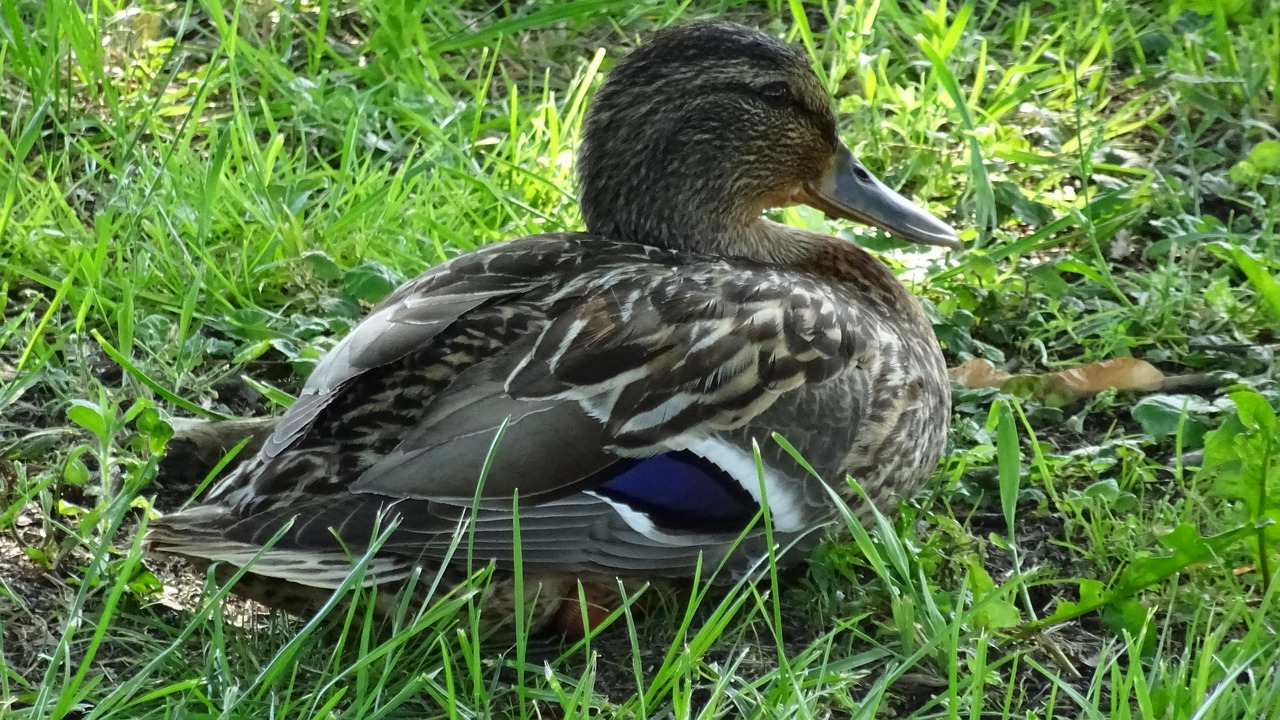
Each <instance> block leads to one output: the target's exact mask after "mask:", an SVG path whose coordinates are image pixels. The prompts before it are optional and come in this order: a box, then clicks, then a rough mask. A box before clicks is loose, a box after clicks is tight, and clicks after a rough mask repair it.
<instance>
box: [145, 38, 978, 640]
mask: <svg viewBox="0 0 1280 720" xmlns="http://www.w3.org/2000/svg"><path fill="white" fill-rule="evenodd" d="M837 128H838V125H837V118H836V115H835V114H834V112H833V110H832V105H831V100H830V98H829V96H828V94H827V93H826V91H825V90H824V88H823V85H822V84H821V82H820V81H819V79H818V77H817V75H816V74H815V73H814V71H813V69H812V67H811V65H810V62H809V60H808V59H807V56H806V55H804V54H803V53H802V52H800V51H799V50H798V49H796V48H794V47H792V46H791V45H789V44H787V43H785V42H783V41H782V40H780V39H778V38H776V37H774V36H772V35H769V34H767V33H764V32H761V31H758V30H755V29H751V28H747V27H744V26H741V25H737V24H733V23H729V22H724V21H700V22H691V23H686V24H680V25H672V26H669V27H667V28H664V29H662V30H659V31H657V32H656V33H654V34H653V35H652V36H651V38H649V39H648V41H647V42H644V43H642V44H640V45H639V46H638V47H637V48H636V49H634V50H633V51H632V52H630V54H628V55H627V56H625V57H624V58H622V59H621V60H619V61H618V62H617V63H616V65H615V66H614V67H613V68H612V70H611V71H610V72H609V73H608V76H607V78H606V79H605V81H604V82H603V84H602V86H601V87H600V88H599V90H598V92H597V93H596V94H595V96H594V99H593V100H592V102H591V104H590V107H589V110H588V114H587V117H586V118H585V121H584V129H583V132H582V138H581V141H580V146H579V151H578V162H577V174H578V202H579V207H580V209H581V213H582V218H583V220H584V222H585V231H584V232H554V233H548V234H540V235H533V236H528V237H521V238H518V239H512V240H508V241H504V242H499V243H494V244H490V245H486V246H482V247H480V248H478V249H475V250H473V251H470V252H467V253H464V254H461V255H459V256H457V257H454V258H452V259H450V260H448V261H446V262H444V263H442V264H440V265H438V266H436V267H433V268H431V269H430V270H428V271H426V272H424V273H423V274H421V275H419V276H417V277H416V278H414V279H412V280H410V281H408V282H406V283H405V284H404V285H402V286H400V287H399V288H397V289H396V290H394V291H393V292H392V293H391V294H390V295H389V296H388V297H387V298H386V299H384V300H383V301H382V302H381V303H379V304H378V305H376V306H375V307H374V308H373V309H372V310H371V311H370V313H369V314H368V315H367V316H366V317H365V319H363V320H362V321H361V322H360V323H359V324H358V325H357V326H356V327H355V328H354V329H353V330H352V331H351V332H350V334H349V335H347V336H346V337H345V338H344V339H342V340H341V341H340V342H339V343H337V345H336V346H335V347H334V348H333V349H332V350H331V351H330V352H329V353H328V354H327V355H325V356H324V357H323V358H322V360H321V361H320V362H319V363H318V365H317V366H316V368H315V370H314V372H313V373H312V374H311V376H310V377H309V379H308V380H307V381H306V383H305V386H304V387H303V389H302V391H301V393H300V395H299V396H298V398H297V400H296V401H295V402H294V403H293V404H292V406H290V407H289V408H288V410H287V411H286V412H284V413H283V414H282V415H281V416H280V417H279V418H277V419H275V420H273V421H270V422H268V423H266V424H265V425H263V426H262V427H261V428H260V429H259V430H256V431H255V432H254V435H255V436H254V438H253V447H254V448H256V450H255V452H254V453H253V455H252V457H250V458H249V459H248V460H246V461H244V462H243V463H241V464H240V465H239V466H237V467H236V468H235V469H234V470H233V471H231V472H230V473H229V474H227V475H226V476H225V477H224V478H222V479H220V480H218V481H216V482H215V484H214V486H213V487H212V488H211V490H210V491H209V492H208V494H207V496H206V497H204V498H203V499H202V500H200V501H199V502H198V503H197V504H194V505H191V506H189V507H187V508H185V509H182V510H179V511H177V512H173V513H170V514H166V515H161V516H160V517H158V518H157V519H155V520H153V521H152V522H151V523H150V527H149V528H148V529H147V531H146V532H147V534H146V538H145V541H146V544H147V546H148V547H149V549H150V550H151V551H152V552H155V553H161V554H168V555H178V556H181V557H184V558H187V559H189V560H191V561H192V562H194V563H196V564H197V565H199V566H201V567H203V568H205V569H206V570H207V569H210V568H214V569H218V568H222V569H224V570H223V571H224V575H222V576H220V577H228V576H230V575H229V573H230V571H236V572H237V574H238V575H239V577H240V579H239V581H238V582H237V584H236V586H235V587H234V588H233V590H234V591H235V592H237V593H240V594H242V595H245V596H247V597H250V598H253V599H256V600H260V601H262V602H264V603H266V604H268V605H273V606H279V607H294V606H298V605H299V604H300V603H301V604H306V603H307V602H311V603H312V605H311V606H312V607H314V603H315V602H316V598H321V599H323V598H324V597H327V596H328V595H329V594H330V593H332V592H333V591H334V590H335V589H336V588H339V587H341V586H343V581H344V579H346V578H347V577H348V575H349V574H350V573H351V571H352V568H353V565H354V564H355V563H356V562H357V561H358V560H360V559H361V558H362V556H364V562H365V563H366V564H365V565H364V566H363V575H362V576H361V579H360V582H361V583H362V584H363V585H365V586H377V587H379V588H395V587H397V584H403V583H405V582H407V580H408V579H409V578H411V577H415V576H416V575H415V573H422V572H435V573H437V574H439V576H440V577H445V578H448V579H449V580H448V581H450V582H463V581H465V578H466V577H467V574H466V572H465V570H466V569H469V568H471V567H472V566H471V565H468V566H467V567H466V568H460V563H461V562H462V561H461V560H460V559H465V561H466V562H467V563H487V564H489V567H491V568H492V577H491V578H490V580H489V585H488V587H487V589H486V590H485V593H486V594H485V595H484V598H485V602H484V604H483V606H482V612H484V613H488V614H492V615H494V616H496V617H495V618H494V619H493V623H494V624H495V625H501V624H503V623H509V622H510V621H511V614H512V613H513V612H515V609H516V608H524V609H525V611H526V612H527V613H528V625H527V627H529V628H531V629H534V630H537V629H540V628H559V629H561V630H562V631H564V632H571V631H572V630H573V628H572V627H567V626H566V625H568V626H572V625H575V624H577V623H581V622H582V620H581V617H580V615H581V612H582V610H583V601H584V599H586V604H589V605H590V607H591V608H593V609H600V608H604V609H606V610H607V609H609V608H616V607H617V606H618V603H619V602H620V598H619V597H618V594H619V593H621V592H622V589H623V588H627V587H634V586H636V585H637V584H639V583H685V582H689V581H690V580H691V579H692V578H694V577H695V576H703V577H705V576H706V575H707V574H709V572H710V569H713V568H714V569H716V573H715V578H716V579H717V580H718V581H725V582H728V581H736V580H738V579H740V578H742V577H744V576H745V575H747V574H748V573H750V572H752V571H753V569H755V568H758V567H759V566H760V564H761V562H762V561H763V560H764V559H765V558H768V557H770V556H773V557H774V560H775V561H776V562H777V563H778V564H779V565H781V566H784V567H787V566H791V565H794V564H796V563H798V562H801V561H802V560H803V558H804V556H805V555H806V554H807V549H808V548H812V547H813V546H814V545H815V544H816V540H814V539H813V538H815V537H818V536H821V535H822V532H821V528H824V527H828V526H829V524H830V523H831V522H832V520H833V518H835V517H837V515H838V513H839V511H840V508H839V506H838V505H839V503H844V504H845V505H846V506H847V507H848V508H850V509H852V510H853V512H854V513H855V514H856V515H857V516H858V517H864V518H865V517H867V514H868V510H869V507H868V503H870V504H873V505H875V506H876V507H877V508H879V509H881V510H882V511H884V512H886V513H888V512H892V511H893V510H894V508H895V507H897V504H898V502H899V501H900V500H901V499H908V498H910V497H911V496H912V495H914V494H915V493H917V492H918V491H919V490H920V489H921V487H922V485H923V484H924V483H925V481H926V480H927V479H928V478H929V477H930V475H931V474H932V473H933V472H934V470H935V467H936V465H937V464H938V462H939V459H940V457H941V454H942V452H943V449H944V445H945V441H946V434H947V428H948V421H949V416H950V389H949V383H948V379H947V374H946V367H945V364H944V361H943V356H942V353H941V349H940V347H939V344H938V341H937V339H936V337H935V335H934V333H933V329H932V326H931V324H930V322H929V321H928V320H927V318H926V316H925V314H924V312H923V311H922V308H921V306H920V304H919V302H918V301H917V299H916V298H915V297H914V296H913V295H912V294H911V293H910V292H909V291H908V289H907V288H906V287H905V286H904V285H903V283H902V282H901V281H900V280H899V279H898V278H897V277H896V276H895V275H894V273H893V272H892V271H891V270H890V268H889V267H888V266H887V265H886V264H885V263H884V262H883V261H881V260H880V259H878V258H877V257H875V256H874V255H872V254H870V253H869V252H867V251H866V250H864V249H862V248H861V247H859V246H858V245H857V244H855V243H854V242H852V241H849V240H844V239H839V238H836V237H833V236H830V235H826V234H822V233H818V232H812V231H808V230H801V229H798V228H794V227H790V226H787V225H785V224H781V223H778V222H775V221H773V220H770V219H769V218H768V217H766V211H768V210H770V209H774V208H780V207H787V206H792V205H798V204H804V205H809V206H811V207H813V208H816V209H817V210H819V211H821V212H823V213H825V214H826V215H827V216H829V217H830V218H833V219H836V220H849V221H854V222H858V223H861V224H865V225H869V226H872V227H875V228H878V229H880V230H883V231H884V232H886V233H888V234H890V235H892V236H895V237H896V238H898V239H900V240H903V241H906V242H910V243H917V244H924V245H932V246H940V247H944V248H950V249H957V248H959V247H960V242H959V239H958V236H957V234H956V232H955V231H954V230H953V229H952V228H951V227H950V226H949V225H948V224H946V223H944V222H943V221H941V220H939V219H938V218H936V217H934V216H933V215H932V214H930V213H929V212H927V211H925V210H924V209H922V208H920V207H918V206H916V205H914V204H913V203H911V202H910V201H908V200H907V199H905V198H904V197H903V196H901V195H900V194H898V193H897V192H895V191H894V190H892V189H890V188H889V187H888V186H886V185H885V184H884V183H883V182H881V181H880V180H878V179H877V178H876V177H875V176H874V175H872V174H871V173H870V172H869V171H868V170H867V169H866V168H865V167H864V166H863V164H862V163H861V162H859V161H858V159H857V158H856V157H855V156H854V154H853V153H852V152H851V150H850V149H849V147H848V146H847V145H846V144H845V143H844V142H843V141H842V140H841V138H840V136H839V133H838V130H837ZM777 437H781V438H784V439H785V442H779V441H777V439H776V438H777ZM788 446H789V448H790V449H788ZM797 456H798V457H797ZM849 478H854V479H856V480H857V482H858V485H859V486H860V487H861V488H862V490H863V492H862V493H859V492H857V491H856V490H855V489H854V486H853V484H851V483H850V482H849V481H848V479H849ZM837 500H838V502H837ZM766 515H767V517H768V523H767V525H768V527H766V526H765V525H766V523H761V522H760V519H761V517H763V516H766ZM517 520H518V533H517V531H516V529H515V525H516V521H517ZM375 535H376V536H378V537H377V540H378V541H380V544H376V543H375V542H374V536H375ZM459 545H461V549H460V548H459ZM371 548H372V549H371ZM517 573H519V574H521V578H520V579H521V580H522V582H516V578H515V576H516V574H517ZM584 588H586V589H589V592H588V591H586V590H584ZM517 592H522V593H524V595H523V597H520V598H516V597H514V595H513V594H514V593H517ZM308 598H311V600H310V601H308Z"/></svg>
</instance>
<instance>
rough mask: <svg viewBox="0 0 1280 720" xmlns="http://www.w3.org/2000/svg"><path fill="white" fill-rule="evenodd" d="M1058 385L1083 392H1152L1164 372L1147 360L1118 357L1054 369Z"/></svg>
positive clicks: (1159, 385) (1159, 384)
mask: <svg viewBox="0 0 1280 720" xmlns="http://www.w3.org/2000/svg"><path fill="white" fill-rule="evenodd" d="M1054 377H1055V378H1056V379H1057V381H1058V383H1060V385H1059V386H1060V387H1061V388H1063V389H1066V390H1070V391H1072V392H1075V393H1079V394H1082V395H1092V394H1094V393H1100V392H1102V391H1103V390H1110V389H1111V388H1115V389H1117V390H1142V391H1144V392H1154V391H1156V390H1159V389H1160V388H1161V387H1162V386H1163V385H1164V373H1162V372H1160V371H1159V370H1157V369H1156V367H1155V366H1154V365H1152V364H1151V363H1149V362H1147V361H1146V360H1139V359H1137V358H1131V357H1119V358H1113V359H1111V360H1103V361H1102V362H1095V363H1089V364H1088V365H1082V366H1080V367H1076V368H1071V369H1069V370H1063V371H1061V372H1058V373H1054Z"/></svg>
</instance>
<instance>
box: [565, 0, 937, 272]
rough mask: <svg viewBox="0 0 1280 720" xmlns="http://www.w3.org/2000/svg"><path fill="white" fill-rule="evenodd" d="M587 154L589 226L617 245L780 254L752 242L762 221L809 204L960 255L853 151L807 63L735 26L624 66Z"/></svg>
mask: <svg viewBox="0 0 1280 720" xmlns="http://www.w3.org/2000/svg"><path fill="white" fill-rule="evenodd" d="M579 154H580V156H579V161H578V173H579V184H580V204H581V207H582V213H583V217H584V218H585V220H586V223H587V229H588V230H590V231H591V232H593V233H597V234H600V235H604V236H607V237H611V238H616V239H625V240H631V241H635V242H640V243H644V244H650V245H662V246H666V247H671V248H674V249H686V250H697V251H709V252H718V253H723V254H740V255H747V256H759V255H765V256H768V255H769V254H770V253H769V252H768V251H767V250H766V249H765V248H751V247H747V246H746V245H750V244H751V240H750V239H751V238H756V239H760V238H762V237H764V236H766V235H768V234H769V233H762V232H760V230H761V228H762V227H765V225H766V223H765V221H764V220H763V219H762V218H761V217H760V215H761V213H762V212H763V211H764V210H766V209H769V208H774V207H782V206H786V205H794V204H797V203H803V204H807V205H811V206H813V207H815V208H818V209H820V210H822V211H824V212H825V213H827V214H828V215H830V216H833V217H838V218H844V219H848V220H853V221H857V222H861V223H865V224H868V225H872V226H875V227H878V228H880V229H882V230H884V231H885V232H888V233H889V234H891V235H893V236H895V237H897V238H899V239H902V240H906V241H908V242H913V243H921V244H926V245H939V246H943V247H949V248H958V247H960V243H959V239H958V238H957V237H956V234H955V231H953V230H952V229H951V228H950V227H948V226H947V225H946V224H945V223H943V222H942V221H940V220H938V219H937V218H935V217H933V216H932V215H930V214H929V213H927V212H925V211H924V210H922V209H921V208H919V207H917V206H915V205H913V204H912V203H911V202H909V201H908V200H907V199H906V198H903V197H902V196H901V195H899V194H898V193H896V192H894V191H893V190H891V189H890V188H888V187H887V186H886V185H884V183H882V182H880V181H879V180H878V179H876V177H875V176H874V175H872V174H871V173H870V172H868V171H867V169H866V168H864V167H863V166H862V164H861V163H860V162H858V160H857V158H856V157H854V155H853V153H852V152H850V150H849V148H848V147H847V146H846V145H845V144H844V143H843V142H841V140H840V138H839V136H838V135H837V132H836V118H835V115H834V114H833V112H832V110H831V104H830V100H829V99H828V97H827V94H826V92H825V91H824V90H823V88H822V85H821V83H820V82H819V80H818V77H817V75H815V74H814V72H813V69H812V67H811V66H810V64H809V61H808V59H807V58H806V57H805V56H804V55H802V54H801V53H800V52H798V51H797V50H795V49H794V48H792V47H790V46H788V45H787V44H785V43H783V42H781V41H780V40H778V39H776V38H774V37H771V36H769V35H766V34H764V33H761V32H758V31H755V30H751V29H748V28H745V27H742V26H739V25H734V24H731V23H724V22H700V23H694V24H689V25H682V26H674V27H670V28H667V29H665V30H662V31H660V32H658V33H657V34H655V35H654V36H653V38H652V39H651V40H650V41H649V42H648V43H646V44H644V45H642V46H641V47H640V48H638V49H637V50H635V51H634V52H632V53H631V54H630V55H628V56H627V57H626V58H624V59H623V60H621V61H620V62H618V64H617V65H616V66H615V67H614V68H613V70H612V71H611V72H610V74H609V77H608V79H607V80H606V82H605V83H604V86H603V87H602V88H601V89H600V91H599V92H598V93H597V95H596V97H595V99H594V101H593V102H592V105H591V108H590V111H589V113H588V116H587V119H586V128H585V131H584V135H583V142H582V146H581V149H580V153H579ZM775 227H776V226H775ZM744 243H745V245H744Z"/></svg>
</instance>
